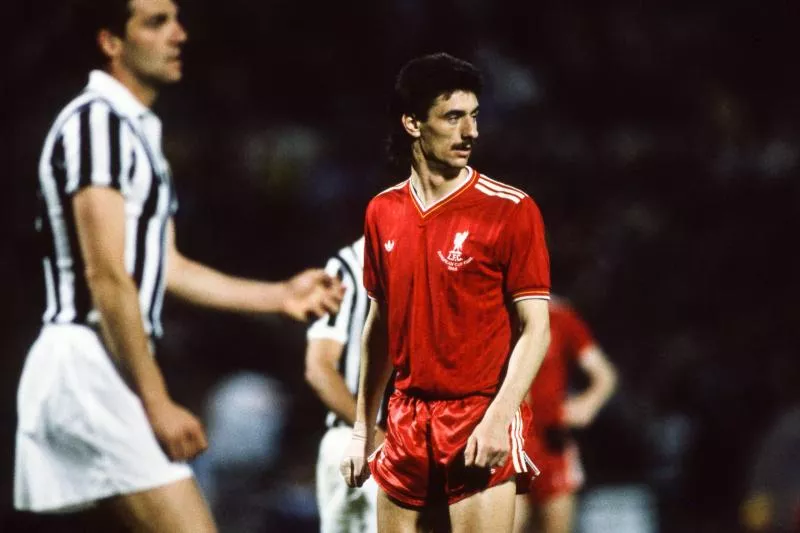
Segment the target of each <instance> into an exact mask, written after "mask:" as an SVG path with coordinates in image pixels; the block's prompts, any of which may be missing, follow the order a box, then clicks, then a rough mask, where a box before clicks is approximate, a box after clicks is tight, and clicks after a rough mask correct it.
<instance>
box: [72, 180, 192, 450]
mask: <svg viewBox="0 0 800 533" xmlns="http://www.w3.org/2000/svg"><path fill="white" fill-rule="evenodd" d="M72 201H73V207H74V212H75V223H76V227H77V234H78V241H79V243H80V248H81V253H82V256H83V259H84V263H85V265H86V272H85V274H86V280H87V283H88V285H89V290H90V291H91V294H92V300H93V302H94V306H95V308H96V309H97V311H98V312H99V313H100V325H101V329H102V334H103V338H104V340H105V341H106V344H107V345H108V346H109V348H110V350H111V352H112V354H113V355H114V356H115V357H116V358H117V360H118V361H119V363H120V364H121V365H122V368H123V369H124V370H125V372H126V374H127V377H128V378H129V381H130V383H131V385H132V387H133V389H134V391H135V392H136V393H137V394H138V395H139V397H140V398H141V400H142V404H143V406H144V408H145V411H146V412H147V415H148V418H149V420H150V423H151V425H152V426H153V430H154V432H155V433H156V437H158V439H159V442H160V443H161V444H162V446H164V448H165V451H166V452H167V454H168V455H169V456H170V457H171V458H173V459H188V458H191V457H193V456H194V455H196V454H197V453H199V452H200V451H202V450H204V449H205V448H206V446H207V444H206V440H205V435H204V434H203V430H202V427H201V426H200V423H199V422H198V421H197V420H196V419H195V418H194V417H193V416H192V415H191V414H189V413H188V412H187V411H184V410H183V409H182V408H180V407H179V406H177V405H176V404H174V403H173V402H172V400H171V399H170V397H169V394H168V393H167V387H166V385H165V383H164V378H163V376H162V374H161V371H160V369H159V368H158V365H157V364H156V362H155V359H154V358H153V356H152V354H151V353H150V347H149V343H148V339H147V335H146V333H145V331H144V327H143V325H142V316H141V309H140V307H139V298H138V292H137V289H136V286H135V284H134V282H133V279H132V278H131V276H130V275H129V274H128V273H127V271H126V270H125V265H124V257H125V215H124V213H125V205H124V200H123V198H122V196H121V195H120V194H119V193H118V192H117V191H115V190H113V189H106V188H98V187H87V188H85V189H83V190H81V191H79V192H78V193H76V194H75V196H74V197H73V200H72Z"/></svg>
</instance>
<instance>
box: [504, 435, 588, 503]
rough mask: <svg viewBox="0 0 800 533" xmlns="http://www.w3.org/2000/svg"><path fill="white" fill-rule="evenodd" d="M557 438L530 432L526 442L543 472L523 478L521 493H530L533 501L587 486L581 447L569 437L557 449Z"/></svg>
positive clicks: (545, 499)
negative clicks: (533, 477) (584, 484)
mask: <svg viewBox="0 0 800 533" xmlns="http://www.w3.org/2000/svg"><path fill="white" fill-rule="evenodd" d="M552 440H553V439H551V438H548V437H547V436H545V435H540V434H536V433H533V432H531V433H528V438H527V440H526V444H527V446H528V449H530V450H531V452H532V454H533V456H534V457H536V466H538V467H539V469H540V470H541V472H542V473H541V474H540V475H539V476H537V477H536V479H527V480H524V479H520V480H518V483H517V492H518V493H524V492H528V493H529V494H530V499H531V501H532V502H534V503H537V504H541V503H544V502H546V501H548V500H550V499H552V498H555V497H556V496H558V495H560V494H567V493H573V492H575V491H577V490H578V489H580V488H581V487H582V486H583V482H584V475H583V467H582V466H581V461H580V455H579V453H578V446H577V445H576V444H575V442H574V441H573V440H572V439H567V440H565V441H564V442H563V443H561V444H560V445H559V446H558V447H557V448H556V447H554V445H553V442H552Z"/></svg>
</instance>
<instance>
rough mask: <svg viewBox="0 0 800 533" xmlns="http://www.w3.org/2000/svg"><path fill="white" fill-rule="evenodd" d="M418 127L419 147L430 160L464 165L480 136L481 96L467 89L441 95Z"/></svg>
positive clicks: (450, 165) (442, 164)
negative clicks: (479, 110) (479, 101)
mask: <svg viewBox="0 0 800 533" xmlns="http://www.w3.org/2000/svg"><path fill="white" fill-rule="evenodd" d="M419 131H420V136H419V147H420V149H421V151H422V154H423V155H424V157H425V159H426V160H428V163H429V164H433V165H434V166H438V167H445V168H453V169H461V168H464V167H465V166H466V165H467V162H468V161H469V156H470V154H471V153H472V148H473V145H474V143H475V140H476V139H477V138H478V97H477V96H475V94H474V93H472V92H466V91H455V92H453V93H452V94H449V95H447V94H442V95H439V96H438V97H437V98H436V100H435V101H434V102H433V105H432V106H431V108H430V109H429V110H428V118H427V120H425V121H424V122H421V123H420V127H419Z"/></svg>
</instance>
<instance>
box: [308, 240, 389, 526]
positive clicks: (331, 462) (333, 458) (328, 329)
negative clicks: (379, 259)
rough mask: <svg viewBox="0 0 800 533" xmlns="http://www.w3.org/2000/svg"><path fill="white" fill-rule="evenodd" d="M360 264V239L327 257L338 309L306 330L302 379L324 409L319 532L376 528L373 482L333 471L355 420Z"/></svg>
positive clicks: (364, 300)
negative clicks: (350, 482)
mask: <svg viewBox="0 0 800 533" xmlns="http://www.w3.org/2000/svg"><path fill="white" fill-rule="evenodd" d="M363 264H364V237H361V238H360V239H358V240H357V241H356V242H354V243H352V244H351V245H349V246H346V247H344V248H342V249H341V250H339V252H338V253H337V254H336V255H335V256H334V257H331V258H330V260H329V261H328V264H327V265H326V267H325V272H326V273H327V274H328V275H329V276H331V277H338V278H340V279H341V282H342V286H344V289H345V293H344V298H343V299H342V304H341V307H340V308H339V312H338V313H333V314H329V315H326V316H323V317H322V318H320V319H319V320H317V321H316V322H315V323H314V324H312V325H311V327H310V328H309V329H308V346H307V348H306V380H307V381H308V383H309V384H310V385H311V387H312V388H313V389H314V391H315V392H316V393H317V396H319V398H320V400H322V402H323V403H324V404H325V405H326V406H327V407H328V409H329V410H330V411H329V413H328V417H327V420H326V424H327V426H328V430H327V431H326V432H325V436H324V437H323V438H322V442H321V443H320V446H319V456H318V459H317V506H318V507H319V515H320V526H321V529H320V530H321V531H322V533H350V532H352V533H358V532H363V533H374V532H375V531H377V522H376V519H377V496H378V487H377V485H376V484H375V482H374V481H373V480H367V481H366V483H364V485H363V486H361V487H352V488H351V487H348V486H347V484H346V483H345V481H344V479H342V476H341V474H339V463H340V461H341V460H342V455H343V454H344V452H345V449H346V448H347V444H348V443H349V442H350V436H351V434H352V428H353V422H355V419H356V394H357V391H358V372H359V364H360V361H361V332H362V331H363V329H364V320H365V319H366V317H367V308H368V307H369V298H368V296H367V291H366V289H364V283H363V281H362V279H363V272H364V271H363ZM390 390H391V388H389V389H387V392H389V391H390ZM387 399H388V398H387ZM384 415H385V406H383V407H382V408H381V410H380V413H379V415H378V424H377V426H376V428H375V445H376V446H380V444H381V443H382V442H383V436H384V430H385V428H386V420H385V416H384Z"/></svg>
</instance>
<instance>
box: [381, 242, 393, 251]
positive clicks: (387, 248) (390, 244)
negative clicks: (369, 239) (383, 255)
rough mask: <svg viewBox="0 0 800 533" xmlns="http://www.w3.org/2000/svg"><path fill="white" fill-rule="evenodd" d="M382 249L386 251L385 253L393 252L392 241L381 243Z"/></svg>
mask: <svg viewBox="0 0 800 533" xmlns="http://www.w3.org/2000/svg"><path fill="white" fill-rule="evenodd" d="M383 247H384V248H385V249H386V251H387V252H391V251H392V250H394V241H386V242H385V243H383Z"/></svg>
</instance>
